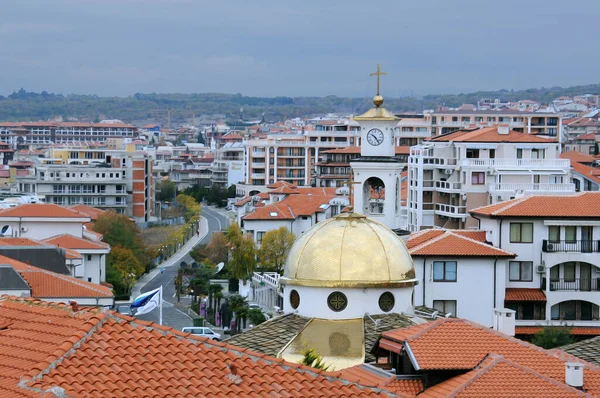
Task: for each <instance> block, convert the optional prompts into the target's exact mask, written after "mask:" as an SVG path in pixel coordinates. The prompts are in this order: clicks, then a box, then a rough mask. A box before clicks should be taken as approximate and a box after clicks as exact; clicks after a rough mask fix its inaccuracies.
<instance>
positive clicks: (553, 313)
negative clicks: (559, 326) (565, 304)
mask: <svg viewBox="0 0 600 398" xmlns="http://www.w3.org/2000/svg"><path fill="white" fill-rule="evenodd" d="M559 317H560V305H559V304H555V305H553V306H552V308H551V309H550V319H553V320H557V319H558V318H559Z"/></svg>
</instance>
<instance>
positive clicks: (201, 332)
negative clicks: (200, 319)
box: [181, 326, 221, 341]
mask: <svg viewBox="0 0 600 398" xmlns="http://www.w3.org/2000/svg"><path fill="white" fill-rule="evenodd" d="M181 331H182V332H184V333H191V334H194V335H196V336H202V337H208V338H209V339H211V340H216V341H221V335H220V334H219V333H215V332H213V331H212V330H211V329H210V328H204V327H200V326H188V327H185V328H183V329H181Z"/></svg>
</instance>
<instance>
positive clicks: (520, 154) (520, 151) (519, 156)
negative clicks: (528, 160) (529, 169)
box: [517, 149, 523, 159]
mask: <svg viewBox="0 0 600 398" xmlns="http://www.w3.org/2000/svg"><path fill="white" fill-rule="evenodd" d="M517 159H523V150H522V149H517Z"/></svg>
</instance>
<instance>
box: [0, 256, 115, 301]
mask: <svg viewBox="0 0 600 398" xmlns="http://www.w3.org/2000/svg"><path fill="white" fill-rule="evenodd" d="M0 264H8V265H10V266H11V267H12V268H13V269H14V270H15V271H17V272H18V273H19V274H21V277H22V278H23V279H25V282H27V284H28V285H29V287H30V288H31V295H32V297H36V298H66V297H68V298H78V297H113V293H112V290H111V289H109V288H107V287H106V286H101V285H98V284H96V283H91V282H86V281H83V280H80V279H77V278H73V277H71V276H66V275H61V274H57V273H55V272H52V271H46V270H44V269H41V268H38V267H34V266H33V265H29V264H25V263H22V262H20V261H17V260H13V259H12V258H9V257H5V256H0Z"/></svg>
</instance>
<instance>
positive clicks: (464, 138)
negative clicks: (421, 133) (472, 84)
mask: <svg viewBox="0 0 600 398" xmlns="http://www.w3.org/2000/svg"><path fill="white" fill-rule="evenodd" d="M429 141H441V142H448V141H454V142H535V143H546V144H553V143H556V142H557V141H556V140H555V139H548V138H542V137H536V136H535V135H532V134H525V133H519V132H517V131H513V130H510V131H509V132H508V134H499V133H498V126H491V127H484V128H480V129H477V130H473V131H465V130H459V131H456V132H454V133H450V134H445V135H440V136H437V137H432V138H430V139H429Z"/></svg>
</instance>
